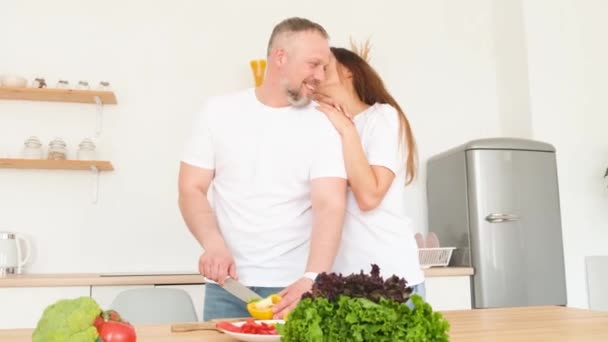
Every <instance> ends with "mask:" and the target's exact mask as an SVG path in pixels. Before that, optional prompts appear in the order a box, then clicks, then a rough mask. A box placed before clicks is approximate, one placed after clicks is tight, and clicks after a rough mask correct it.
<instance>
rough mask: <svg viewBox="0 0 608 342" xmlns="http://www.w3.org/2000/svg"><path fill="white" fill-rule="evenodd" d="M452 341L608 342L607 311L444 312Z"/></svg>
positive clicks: (159, 329) (143, 333) (167, 333)
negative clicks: (448, 323)
mask: <svg viewBox="0 0 608 342" xmlns="http://www.w3.org/2000/svg"><path fill="white" fill-rule="evenodd" d="M444 316H445V317H446V318H447V319H448V321H449V322H450V326H451V330H450V341H452V342H460V341H462V342H465V341H466V342H486V341H493V342H507V341H509V342H520V341H521V342H526V341H551V342H574V341H576V342H579V341H585V342H587V341H608V312H594V311H589V310H581V309H573V308H564V307H556V306H545V307H526V308H501V309H483V310H462V311H449V312H445V313H444ZM135 329H136V331H137V340H138V341H146V342H161V341H163V342H164V341H175V342H190V341H191V342H195V341H196V342H211V341H214V342H216V341H217V342H229V341H236V340H234V339H233V338H231V337H229V336H227V335H222V334H220V333H218V332H214V331H193V332H181V333H172V332H171V329H170V324H159V325H136V326H135ZM31 335H32V329H13V330H0V341H3V342H22V341H31Z"/></svg>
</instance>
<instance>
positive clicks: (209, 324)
mask: <svg viewBox="0 0 608 342" xmlns="http://www.w3.org/2000/svg"><path fill="white" fill-rule="evenodd" d="M249 318H250V317H242V318H217V319H212V320H210V321H206V322H195V323H175V324H171V331H172V332H185V331H195V330H218V329H217V328H216V327H215V324H216V323H217V322H240V321H244V320H247V319H249ZM218 331H219V330H218Z"/></svg>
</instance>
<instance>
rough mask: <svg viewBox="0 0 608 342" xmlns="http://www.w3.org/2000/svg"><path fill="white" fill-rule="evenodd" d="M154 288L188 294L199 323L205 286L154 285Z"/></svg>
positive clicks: (201, 316) (201, 315)
mask: <svg viewBox="0 0 608 342" xmlns="http://www.w3.org/2000/svg"><path fill="white" fill-rule="evenodd" d="M156 287H171V288H176V289H182V290H184V291H186V292H188V293H189V294H190V297H191V298H192V303H193V304H194V310H195V311H196V316H197V318H198V320H199V321H201V320H202V318H203V305H204V303H205V285H204V284H188V285H156Z"/></svg>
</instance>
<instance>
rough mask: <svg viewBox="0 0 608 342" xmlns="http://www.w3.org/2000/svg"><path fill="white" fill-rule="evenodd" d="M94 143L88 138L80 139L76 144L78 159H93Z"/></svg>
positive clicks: (94, 154) (94, 157)
mask: <svg viewBox="0 0 608 342" xmlns="http://www.w3.org/2000/svg"><path fill="white" fill-rule="evenodd" d="M95 159H96V153H95V144H94V143H93V141H92V140H91V139H89V138H86V139H84V140H82V142H81V143H80V144H79V145H78V160H95Z"/></svg>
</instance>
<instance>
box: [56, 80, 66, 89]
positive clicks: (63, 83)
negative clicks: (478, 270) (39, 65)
mask: <svg viewBox="0 0 608 342" xmlns="http://www.w3.org/2000/svg"><path fill="white" fill-rule="evenodd" d="M55 88H57V89H68V88H70V82H68V81H66V80H59V81H58V82H57V85H56V86H55Z"/></svg>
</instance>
